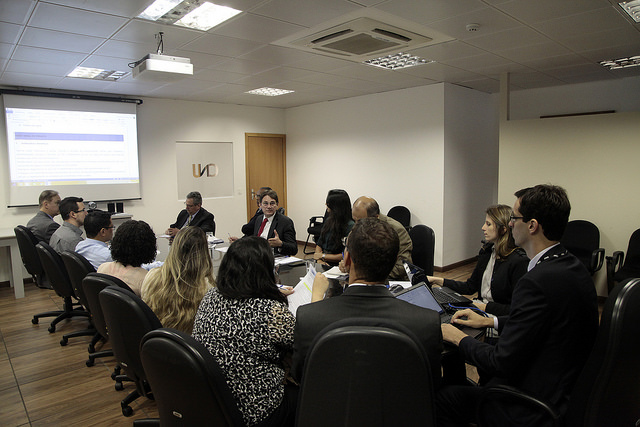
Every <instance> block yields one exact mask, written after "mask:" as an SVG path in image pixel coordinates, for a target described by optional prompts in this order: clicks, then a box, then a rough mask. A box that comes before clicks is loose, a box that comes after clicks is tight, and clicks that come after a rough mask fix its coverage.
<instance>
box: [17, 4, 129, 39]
mask: <svg viewBox="0 0 640 427" xmlns="http://www.w3.org/2000/svg"><path fill="white" fill-rule="evenodd" d="M126 22H127V20H126V19H125V18H122V17H119V16H112V15H106V14H101V13H95V12H88V11H85V10H80V9H74V8H70V7H65V6H56V5H53V4H48V3H38V5H37V6H36V9H35V11H34V12H33V15H32V16H31V19H29V22H28V24H27V25H28V26H29V27H35V28H44V29H47V30H57V31H64V32H67V33H75V34H84V35H89V36H95V37H105V38H106V37H109V36H111V35H112V34H113V33H114V32H115V31H116V30H117V29H118V28H120V27H121V26H122V25H124V24H125V23H126Z"/></svg>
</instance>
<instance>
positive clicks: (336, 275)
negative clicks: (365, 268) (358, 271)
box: [322, 266, 348, 280]
mask: <svg viewBox="0 0 640 427" xmlns="http://www.w3.org/2000/svg"><path fill="white" fill-rule="evenodd" d="M322 274H324V275H325V276H327V279H338V280H340V279H345V278H346V277H347V276H348V274H347V273H343V272H342V271H340V268H339V267H338V266H335V267H332V268H330V269H329V270H327V271H325V272H324V273H322Z"/></svg>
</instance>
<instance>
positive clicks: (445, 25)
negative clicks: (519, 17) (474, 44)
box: [429, 7, 521, 40]
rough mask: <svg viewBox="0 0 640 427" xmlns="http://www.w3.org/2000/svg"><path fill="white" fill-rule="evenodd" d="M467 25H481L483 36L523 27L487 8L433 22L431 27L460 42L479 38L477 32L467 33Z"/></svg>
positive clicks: (500, 13) (506, 16)
mask: <svg viewBox="0 0 640 427" xmlns="http://www.w3.org/2000/svg"><path fill="white" fill-rule="evenodd" d="M467 24H479V25H480V29H479V31H481V32H482V34H491V33H496V32H499V31H504V30H508V29H511V28H516V27H519V26H520V25H521V24H520V23H519V22H518V21H516V20H515V19H513V18H511V17H509V16H508V15H505V14H504V13H502V12H500V11H498V10H495V9H492V8H489V7H487V8H484V9H480V10H476V11H474V12H470V13H464V14H462V15H458V16H454V17H451V18H447V19H442V20H440V21H436V22H431V23H429V26H430V27H431V28H433V29H435V30H438V31H441V32H443V33H445V34H446V35H448V36H451V37H454V38H456V39H458V40H465V39H469V38H472V37H475V36H477V33H476V32H469V31H467V29H466V26H467Z"/></svg>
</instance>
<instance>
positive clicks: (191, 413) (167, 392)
mask: <svg viewBox="0 0 640 427" xmlns="http://www.w3.org/2000/svg"><path fill="white" fill-rule="evenodd" d="M140 356H141V358H142V365H143V366H144V371H145V373H146V374H147V379H148V380H149V384H151V387H152V389H153V397H154V399H155V401H156V403H157V404H158V414H159V415H160V424H161V425H173V426H200V425H215V426H230V427H231V426H238V427H240V426H244V422H243V420H242V414H241V413H240V410H239V409H238V405H237V403H236V401H235V399H234V397H233V394H232V393H231V389H230V388H229V386H228V385H227V382H226V379H225V376H224V373H223V372H222V370H221V369H220V367H219V365H218V363H217V362H216V359H215V357H213V356H212V355H211V353H209V350H207V348H206V347H205V346H203V345H202V344H201V343H199V342H198V341H196V340H195V339H194V338H193V337H191V336H190V335H187V334H185V333H183V332H180V331H177V330H175V329H167V328H160V329H156V330H153V331H151V332H148V333H147V334H146V335H145V336H144V337H143V338H142V343H141V345H140ZM185 384H188V385H189V386H188V387H184V385H185Z"/></svg>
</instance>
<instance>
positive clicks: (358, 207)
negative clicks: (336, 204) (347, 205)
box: [351, 196, 380, 221]
mask: <svg viewBox="0 0 640 427" xmlns="http://www.w3.org/2000/svg"><path fill="white" fill-rule="evenodd" d="M378 215H380V206H378V202H376V201H375V199H373V198H371V197H367V196H362V197H358V199H357V200H356V201H355V202H354V203H353V208H352V209H351V216H352V217H353V220H354V221H358V220H360V219H362V218H367V217H375V218H377V217H378Z"/></svg>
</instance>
